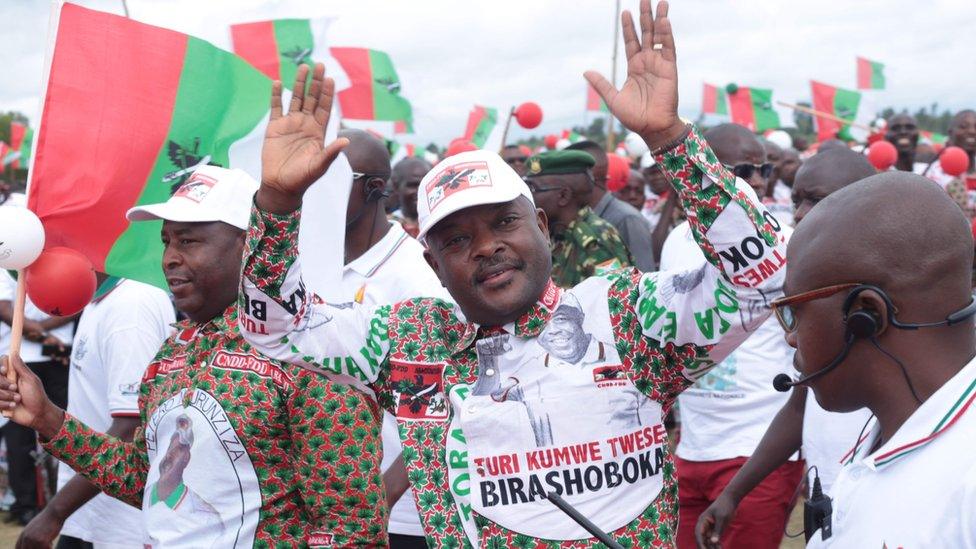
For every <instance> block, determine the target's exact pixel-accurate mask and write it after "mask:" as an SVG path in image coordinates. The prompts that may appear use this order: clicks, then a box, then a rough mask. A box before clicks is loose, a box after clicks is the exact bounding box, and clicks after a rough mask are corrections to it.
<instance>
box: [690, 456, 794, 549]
mask: <svg viewBox="0 0 976 549" xmlns="http://www.w3.org/2000/svg"><path fill="white" fill-rule="evenodd" d="M746 459H747V458H744V457H739V458H734V459H724V460H720V461H687V460H684V459H681V458H679V457H677V456H675V458H674V461H675V465H676V466H677V469H678V505H679V509H678V548H679V549H695V547H697V545H696V543H695V524H696V523H697V522H698V517H699V515H701V514H702V513H703V512H704V511H705V509H706V508H708V506H709V505H711V504H712V502H713V501H715V498H717V497H718V495H719V494H720V493H722V490H723V489H724V488H725V487H726V486H727V485H728V484H729V482H730V481H731V480H732V477H734V476H735V474H736V473H737V472H738V471H739V469H740V468H741V467H742V465H743V464H745V462H746ZM802 479H803V462H802V461H788V462H786V463H785V464H783V465H781V466H780V467H779V468H778V469H776V470H775V471H773V472H772V473H771V474H770V475H769V476H768V477H766V479H765V480H763V481H762V482H761V483H760V484H759V486H756V488H755V490H753V491H752V492H749V495H747V496H746V497H744V498H742V501H741V502H739V507H738V509H736V512H735V518H734V519H733V520H732V522H731V523H729V524H728V525H727V526H726V527H725V533H724V534H722V547H729V548H731V549H737V548H739V547H748V548H749V549H763V548H766V547H768V548H771V549H776V548H778V547H779V546H780V543H781V542H782V541H783V529H784V528H786V522H787V521H788V520H789V517H790V511H791V506H792V504H793V494H794V493H795V492H796V487H797V485H798V484H799V483H800V481H801V480H802Z"/></svg>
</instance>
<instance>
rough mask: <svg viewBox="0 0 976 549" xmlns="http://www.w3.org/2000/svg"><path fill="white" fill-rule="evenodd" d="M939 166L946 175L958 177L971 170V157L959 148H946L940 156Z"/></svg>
mask: <svg viewBox="0 0 976 549" xmlns="http://www.w3.org/2000/svg"><path fill="white" fill-rule="evenodd" d="M939 164H940V165H941V166H942V171H944V172H945V173H946V175H951V176H953V177H956V176H958V175H962V174H964V173H966V170H968V169H969V155H968V154H966V151H964V150H962V149H960V148H959V147H946V148H945V150H943V151H942V154H940V155H939Z"/></svg>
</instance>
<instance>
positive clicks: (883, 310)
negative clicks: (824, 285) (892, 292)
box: [848, 290, 897, 336]
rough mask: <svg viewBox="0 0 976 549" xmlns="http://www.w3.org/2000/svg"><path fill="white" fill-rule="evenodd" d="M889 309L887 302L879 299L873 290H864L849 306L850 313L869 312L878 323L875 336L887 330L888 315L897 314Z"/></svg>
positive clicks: (881, 298)
mask: <svg viewBox="0 0 976 549" xmlns="http://www.w3.org/2000/svg"><path fill="white" fill-rule="evenodd" d="M890 309H891V307H890V306H889V305H888V303H887V301H886V300H885V299H884V298H883V297H881V296H880V295H879V294H878V292H876V291H874V290H864V291H862V292H861V293H859V294H858V295H857V297H855V298H854V303H853V304H852V305H851V309H850V312H851V313H853V312H855V311H867V312H869V313H870V314H871V316H873V317H874V318H875V320H877V322H878V331H877V332H875V336H881V335H883V334H884V333H885V331H886V330H887V329H888V325H889V324H890V323H889V322H888V318H889V315H893V314H895V313H896V312H897V311H892V310H890ZM848 314H850V313H848Z"/></svg>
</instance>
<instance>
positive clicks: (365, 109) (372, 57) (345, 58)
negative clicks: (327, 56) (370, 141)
mask: <svg viewBox="0 0 976 549" xmlns="http://www.w3.org/2000/svg"><path fill="white" fill-rule="evenodd" d="M331 53H332V56H333V57H335V58H336V60H338V62H339V64H340V65H341V66H342V68H343V70H344V71H345V73H346V75H347V76H348V78H349V87H348V88H346V89H343V90H341V91H339V93H338V94H337V96H338V99H339V106H340V108H341V109H342V117H343V118H344V119H355V120H386V121H390V122H393V123H394V129H395V127H396V125H397V124H399V125H400V127H401V128H402V129H404V130H405V131H407V132H410V131H412V126H413V108H412V107H411V106H410V102H409V101H407V99H406V98H404V97H403V96H401V95H400V77H399V76H398V75H397V72H396V69H395V68H394V67H393V61H392V60H391V59H390V56H389V55H387V54H386V53H384V52H381V51H378V50H371V49H367V48H331Z"/></svg>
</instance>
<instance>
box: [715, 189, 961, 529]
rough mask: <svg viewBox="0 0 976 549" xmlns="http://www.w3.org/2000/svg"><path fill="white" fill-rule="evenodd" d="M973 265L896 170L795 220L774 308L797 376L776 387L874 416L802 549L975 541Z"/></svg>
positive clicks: (942, 212) (942, 210)
mask: <svg viewBox="0 0 976 549" xmlns="http://www.w3.org/2000/svg"><path fill="white" fill-rule="evenodd" d="M865 220H871V222H870V223H866V222H865ZM972 259H973V237H972V235H971V232H970V228H969V224H968V223H967V221H966V219H965V216H964V215H963V214H962V213H961V212H959V210H958V208H956V207H954V204H953V202H952V200H951V199H950V198H949V197H948V196H947V195H946V194H945V192H943V191H942V190H941V189H940V188H939V187H938V186H936V185H932V184H930V183H926V182H925V181H924V179H923V178H921V177H920V176H917V175H913V174H909V173H902V172H889V173H883V174H879V175H875V176H871V177H869V178H866V179H864V180H863V181H861V182H859V183H858V184H857V185H852V186H849V187H846V188H844V189H841V190H839V191H837V192H836V193H833V194H831V195H830V196H829V197H827V198H825V199H824V200H823V201H822V202H820V204H819V205H818V206H817V207H815V208H813V209H812V210H811V211H810V213H809V214H807V216H806V217H805V219H804V221H803V223H801V224H800V225H798V227H797V230H796V232H795V233H794V235H793V239H792V240H791V241H790V244H789V249H788V253H787V261H788V262H789V265H790V268H789V270H788V271H787V276H786V284H785V286H784V293H785V297H783V298H781V299H779V300H776V301H775V302H774V303H773V308H774V311H775V312H776V315H777V318H779V320H780V322H781V323H782V324H783V327H784V329H785V330H786V332H787V335H786V338H787V342H789V344H790V345H792V346H794V347H795V348H796V349H797V351H796V355H795V356H796V358H795V363H796V366H797V369H798V370H799V372H800V374H801V376H802V377H801V378H800V379H799V380H796V381H790V380H788V379H778V380H777V385H779V386H791V385H801V384H802V385H806V386H808V387H809V388H810V389H812V390H813V394H814V395H815V397H816V399H817V402H818V403H819V404H820V405H821V406H822V407H824V408H825V409H827V410H830V411H836V412H847V411H853V410H857V409H859V408H862V407H867V408H868V409H869V410H871V412H872V414H874V416H875V418H874V419H872V420H871V421H870V422H869V423H868V424H867V425H866V426H865V429H864V435H862V436H861V437H859V440H858V441H857V443H856V444H855V446H854V448H852V449H851V451H850V452H849V453H848V455H846V456H845V457H844V458H843V462H844V467H843V469H842V470H841V473H840V475H839V476H838V478H837V480H836V482H835V483H834V487H833V493H832V494H831V496H832V498H833V505H832V507H833V512H832V515H831V516H830V517H827V518H826V520H825V521H823V523H824V526H823V527H822V528H820V529H819V531H816V532H814V533H813V535H812V538H811V539H810V540H809V545H808V547H826V546H831V545H832V546H836V547H884V546H887V547H923V546H924V547H976V521H974V520H973V517H974V516H976V458H974V457H973V456H972V444H973V440H974V439H976V407H973V406H972V403H973V401H974V400H976V360H974V357H976V332H974V325H973V319H972V317H973V315H974V314H976V305H974V304H973V298H972V295H971V287H970V269H971V265H972ZM828 524H829V525H830V526H829V527H828ZM705 533H706V536H705V537H704V539H703V542H704V543H705V545H706V546H715V545H717V536H713V535H711V534H710V533H709V532H708V531H707V529H706V532H705Z"/></svg>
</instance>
